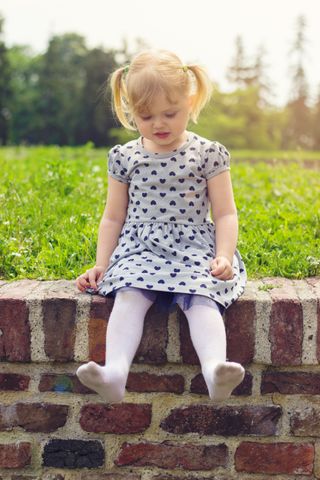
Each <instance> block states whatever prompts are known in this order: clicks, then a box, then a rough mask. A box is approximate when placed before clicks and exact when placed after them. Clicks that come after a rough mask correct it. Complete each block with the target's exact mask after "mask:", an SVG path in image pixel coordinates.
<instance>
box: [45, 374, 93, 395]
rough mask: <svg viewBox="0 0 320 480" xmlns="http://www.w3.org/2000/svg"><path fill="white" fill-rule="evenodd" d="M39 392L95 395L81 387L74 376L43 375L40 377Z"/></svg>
mask: <svg viewBox="0 0 320 480" xmlns="http://www.w3.org/2000/svg"><path fill="white" fill-rule="evenodd" d="M39 391H40V392H56V393H69V392H70V393H81V394H88V393H95V392H93V391H92V390H90V389H89V388H87V387H85V386H84V385H82V383H81V382H80V381H79V379H78V377H77V376H76V375H71V374H55V373H45V374H43V375H42V376H41V380H40V384H39Z"/></svg>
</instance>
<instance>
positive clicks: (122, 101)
mask: <svg viewBox="0 0 320 480" xmlns="http://www.w3.org/2000/svg"><path fill="white" fill-rule="evenodd" d="M127 74H128V66H125V67H121V68H118V69H117V70H115V71H114V72H113V73H112V75H111V77H110V87H111V92H112V110H113V113H114V115H115V116H116V117H117V118H118V120H119V122H120V123H121V124H122V125H123V126H124V127H125V128H127V129H129V130H135V128H134V127H133V126H132V125H131V123H130V122H129V120H128V117H130V109H129V102H128V92H127V87H126V81H125V80H126V75H127Z"/></svg>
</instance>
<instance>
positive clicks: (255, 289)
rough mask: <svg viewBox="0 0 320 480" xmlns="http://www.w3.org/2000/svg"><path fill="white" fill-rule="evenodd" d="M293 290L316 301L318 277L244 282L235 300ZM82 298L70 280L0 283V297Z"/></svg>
mask: <svg viewBox="0 0 320 480" xmlns="http://www.w3.org/2000/svg"><path fill="white" fill-rule="evenodd" d="M297 287H298V288H299V287H300V289H301V288H303V289H309V290H310V292H312V293H313V294H314V297H315V298H317V297H318V296H319V293H320V277H310V278H307V279H302V280H292V279H287V278H281V277H265V278H262V279H259V280H248V283H247V286H246V289H245V292H244V295H243V296H242V297H240V299H239V301H245V300H258V299H260V298H264V299H266V298H272V297H273V298H275V297H277V296H278V294H281V293H282V292H285V291H286V295H285V296H286V298H289V297H290V298H298V293H297ZM266 293H267V295H266ZM33 297H42V298H43V297H45V298H75V299H77V298H82V297H88V295H87V294H85V293H81V292H79V291H78V290H77V288H76V286H75V282H74V281H73V280H64V279H62V280H53V281H43V280H42V281H40V280H27V279H26V280H17V281H13V282H9V283H6V282H5V281H2V280H0V298H21V299H25V298H33Z"/></svg>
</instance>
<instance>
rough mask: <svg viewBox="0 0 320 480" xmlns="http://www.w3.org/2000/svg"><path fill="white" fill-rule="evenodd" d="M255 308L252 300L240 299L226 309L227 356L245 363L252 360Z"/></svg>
mask: <svg viewBox="0 0 320 480" xmlns="http://www.w3.org/2000/svg"><path fill="white" fill-rule="evenodd" d="M255 322H256V309H255V302H254V301H253V300H241V302H237V303H236V304H233V305H231V306H230V308H228V309H227V310H226V313H225V325H226V332H227V358H228V359H229V360H230V361H232V362H239V363H241V364H242V365H247V364H249V363H251V362H252V361H253V357H254V347H255Z"/></svg>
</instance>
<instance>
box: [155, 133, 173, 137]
mask: <svg viewBox="0 0 320 480" xmlns="http://www.w3.org/2000/svg"><path fill="white" fill-rule="evenodd" d="M169 135H170V132H159V133H155V136H156V137H158V138H167V137H168V136H169Z"/></svg>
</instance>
